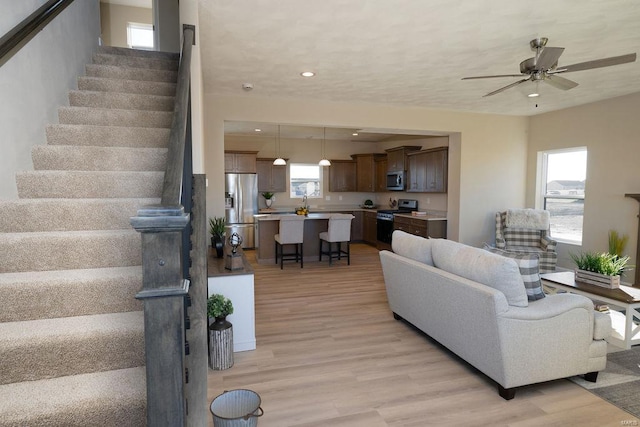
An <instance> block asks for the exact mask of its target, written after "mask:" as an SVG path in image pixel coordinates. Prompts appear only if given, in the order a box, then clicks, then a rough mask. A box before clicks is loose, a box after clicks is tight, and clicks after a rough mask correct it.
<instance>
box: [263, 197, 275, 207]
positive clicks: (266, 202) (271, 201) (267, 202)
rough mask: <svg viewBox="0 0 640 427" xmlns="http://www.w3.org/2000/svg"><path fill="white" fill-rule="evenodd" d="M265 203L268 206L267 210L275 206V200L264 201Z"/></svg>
mask: <svg viewBox="0 0 640 427" xmlns="http://www.w3.org/2000/svg"><path fill="white" fill-rule="evenodd" d="M264 203H265V204H266V205H267V208H270V207H271V205H272V204H273V199H264Z"/></svg>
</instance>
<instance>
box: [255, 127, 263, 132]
mask: <svg viewBox="0 0 640 427" xmlns="http://www.w3.org/2000/svg"><path fill="white" fill-rule="evenodd" d="M254 131H256V132H262V129H258V128H255V129H254Z"/></svg>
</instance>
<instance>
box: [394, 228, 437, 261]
mask: <svg viewBox="0 0 640 427" xmlns="http://www.w3.org/2000/svg"><path fill="white" fill-rule="evenodd" d="M391 249H392V250H393V252H395V253H397V254H398V255H400V256H403V257H405V258H410V259H412V260H414V261H418V262H421V263H423V264H427V265H431V266H433V258H432V257H431V240H430V239H425V238H424V237H420V236H415V235H413V234H409V233H405V232H404V231H401V230H395V231H394V232H393V235H392V236H391Z"/></svg>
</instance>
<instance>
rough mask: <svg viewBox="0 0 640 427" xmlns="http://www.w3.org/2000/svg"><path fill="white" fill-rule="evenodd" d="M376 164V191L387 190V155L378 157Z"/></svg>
mask: <svg viewBox="0 0 640 427" xmlns="http://www.w3.org/2000/svg"><path fill="white" fill-rule="evenodd" d="M375 164H376V187H375V190H374V191H376V192H379V193H381V192H384V191H387V157H386V156H385V157H378V158H376V159H375Z"/></svg>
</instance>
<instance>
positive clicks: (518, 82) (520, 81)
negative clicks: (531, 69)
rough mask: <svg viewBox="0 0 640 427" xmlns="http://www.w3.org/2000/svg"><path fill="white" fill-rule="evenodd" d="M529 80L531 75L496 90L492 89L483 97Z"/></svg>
mask: <svg viewBox="0 0 640 427" xmlns="http://www.w3.org/2000/svg"><path fill="white" fill-rule="evenodd" d="M529 80H531V77H529V78H526V79H522V80H518V81H517V82H515V83H511V84H510V85H507V86H505V87H501V88H500V89H498V90H494V91H493V92H489V93H488V94H486V95H484V96H483V98H484V97H487V96H491V95H495V94H496V93H500V92H502V91H505V90H507V89H511V88H512V87H514V86H518V85H519V84H520V83H524V82H528V81H529Z"/></svg>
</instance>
